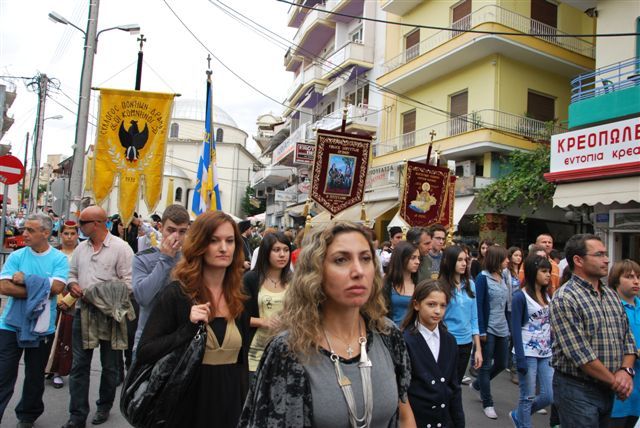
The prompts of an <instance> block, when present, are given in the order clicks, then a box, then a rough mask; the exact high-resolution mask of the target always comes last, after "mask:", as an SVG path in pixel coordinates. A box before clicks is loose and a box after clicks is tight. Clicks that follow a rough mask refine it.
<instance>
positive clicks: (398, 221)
mask: <svg viewBox="0 0 640 428" xmlns="http://www.w3.org/2000/svg"><path fill="white" fill-rule="evenodd" d="M394 226H397V227H400V228H402V229H403V230H405V229H406V230H409V229H411V226H409V223H407V222H406V221H404V219H403V218H402V217H401V216H400V211H399V210H398V212H397V213H396V215H394V216H393V218H392V219H391V221H390V222H389V224H388V225H387V230H389V229H390V228H392V227H394Z"/></svg>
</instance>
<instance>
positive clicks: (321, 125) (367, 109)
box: [313, 104, 380, 130]
mask: <svg viewBox="0 0 640 428" xmlns="http://www.w3.org/2000/svg"><path fill="white" fill-rule="evenodd" d="M379 113H380V109H379V108H377V107H372V106H363V105H361V106H355V105H353V104H351V105H349V108H348V109H347V123H351V124H353V125H365V126H373V127H377V126H378V115H379ZM341 124H342V110H336V111H334V112H333V113H331V114H329V115H326V116H324V117H323V118H322V119H320V120H318V121H317V122H316V123H314V125H313V127H314V128H317V129H327V130H334V129H337V128H339V127H340V125H341Z"/></svg>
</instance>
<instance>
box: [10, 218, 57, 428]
mask: <svg viewBox="0 0 640 428" xmlns="http://www.w3.org/2000/svg"><path fill="white" fill-rule="evenodd" d="M24 226H25V227H24V234H23V235H24V240H25V243H26V244H27V246H26V247H24V248H21V249H19V250H16V251H14V252H13V253H11V254H10V255H9V257H8V258H7V261H6V262H5V263H4V266H3V267H2V273H0V294H3V295H5V296H9V299H8V301H7V305H6V307H5V308H4V310H3V312H2V316H0V425H1V422H2V415H3V414H4V410H5V408H6V407H7V404H8V403H9V400H10V399H11V396H12V395H13V388H14V386H15V383H16V378H17V375H18V363H19V362H20V358H21V356H22V353H23V352H24V383H23V386H22V398H21V399H20V402H19V403H18V406H17V407H16V416H17V418H18V420H19V423H18V427H24V428H26V427H32V426H33V423H34V421H35V420H36V419H38V417H39V416H40V415H41V414H42V413H43V412H44V403H43V402H42V394H43V393H44V371H45V366H46V365H47V360H48V358H49V352H50V350H51V345H52V343H53V336H54V333H55V320H56V295H57V294H59V293H60V292H61V291H62V290H63V289H64V285H65V283H66V281H67V275H68V272H69V264H68V262H67V258H66V257H65V255H64V254H62V252H60V251H58V250H56V249H55V248H53V247H51V245H49V236H50V235H51V229H52V228H53V224H52V221H51V219H50V218H49V217H48V216H47V215H45V214H32V215H30V216H29V217H28V218H27V220H26V222H25V224H24ZM43 303H44V306H41V305H42V304H43ZM36 305H38V306H40V307H41V311H39V312H40V314H39V315H38V317H37V319H38V321H42V325H41V326H40V328H38V325H39V324H38V323H35V325H32V324H31V323H30V321H29V320H30V319H31V318H32V317H33V316H36V315H37V313H36V310H37V309H31V310H30V309H29V308H30V307H35V306H36ZM25 331H26V332H28V333H29V335H30V336H31V337H30V340H28V341H27V340H25V335H24V333H25Z"/></svg>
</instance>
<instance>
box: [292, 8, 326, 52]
mask: <svg viewBox="0 0 640 428" xmlns="http://www.w3.org/2000/svg"><path fill="white" fill-rule="evenodd" d="M313 7H314V9H308V13H307V15H306V16H305V18H304V21H303V22H302V24H301V25H300V28H298V31H296V35H295V36H293V43H294V44H296V45H299V44H300V42H301V41H302V38H303V37H304V35H305V34H307V31H309V28H311V27H312V26H313V24H315V23H316V22H317V21H321V20H322V21H323V20H327V19H328V17H329V14H328V13H327V12H326V10H327V9H326V6H325V4H324V3H318V4H316V5H314V6H313Z"/></svg>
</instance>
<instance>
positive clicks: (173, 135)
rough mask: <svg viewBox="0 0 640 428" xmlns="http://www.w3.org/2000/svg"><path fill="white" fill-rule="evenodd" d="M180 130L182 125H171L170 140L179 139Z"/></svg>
mask: <svg viewBox="0 0 640 428" xmlns="http://www.w3.org/2000/svg"><path fill="white" fill-rule="evenodd" d="M179 130H180V125H178V124H177V123H175V122H174V123H172V124H171V129H170V130H169V138H178V131H179Z"/></svg>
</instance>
